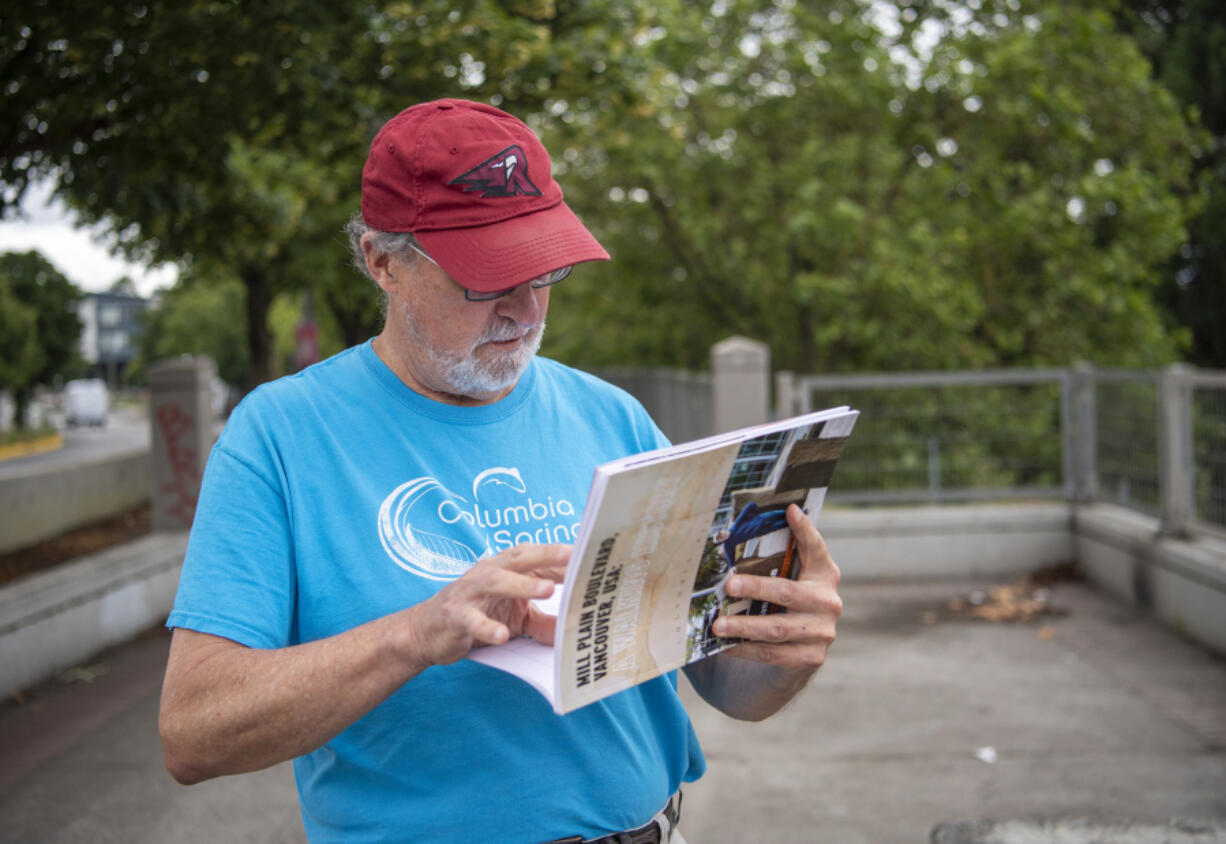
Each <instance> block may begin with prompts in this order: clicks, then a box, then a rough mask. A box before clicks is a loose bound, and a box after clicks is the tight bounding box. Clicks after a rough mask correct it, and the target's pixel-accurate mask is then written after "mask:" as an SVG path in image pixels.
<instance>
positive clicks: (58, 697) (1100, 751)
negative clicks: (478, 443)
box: [0, 581, 1226, 844]
mask: <svg viewBox="0 0 1226 844" xmlns="http://www.w3.org/2000/svg"><path fill="white" fill-rule="evenodd" d="M986 585H987V584H986V583H984V582H982V581H981V582H975V583H970V582H939V583H933V582H928V583H924V584H857V583H851V584H845V586H844V587H843V590H842V591H843V595H844V600H845V603H846V611H845V614H844V617H843V621H842V623H841V624H840V628H839V631H840V632H839V641H838V642H837V643H836V645H835V648H834V650H833V651H832V652H831V655H830V660H829V662H828V664H827V666H826V667H825V668H824V669H823V670H822V672H821V674H820V675H819V676H818V678H817V679H816V681H815V682H814V683H813V685H812V686H811V688H810V689H809V690H807V691H806V692H805V693H804V694H803V695H802V696H801V698H800V699H798V700H797V701H796V702H795V703H793V704H792V705H791V706H790V707H789V708H788V709H786V710H785V711H784V712H783V713H781V714H780V715H778V716H776V717H775V718H773V719H771V720H769V721H766V722H764V723H762V724H742V723H737V722H733V721H731V720H729V719H726V718H724V717H723V716H720V715H718V714H716V713H715V712H713V711H712V710H710V709H709V708H707V707H706V706H705V705H704V704H702V703H701V702H698V701H697V700H696V699H694V698H693V696H692V695H690V694H689V690H688V688H687V689H686V694H687V698H688V700H689V702H690V704H691V706H690V710H691V713H692V714H693V716H694V720H695V725H696V728H697V730H698V733H699V736H700V738H701V739H702V741H703V744H704V747H705V749H706V752H707V758H708V760H709V762H710V771H709V772H708V774H707V776H706V777H704V778H703V780H702V781H701V782H699V783H696V784H694V785H692V786H690V787H689V788H688V789H687V791H686V797H685V807H684V817H683V822H682V830H683V831H684V832H685V834H686V836H687V838H688V839H689V840H690V842H691V844H720V842H735V843H736V844H746V842H758V841H783V842H812V841H824V842H874V844H876V842H924V841H928V840H929V839H930V836H931V834H932V831H933V829H934V828H935V827H937V826H938V825H939V824H942V823H944V824H945V826H942V827H941V830H942V831H941V834H942V835H944V836H946V837H943V838H942V839H941V840H942V841H966V842H969V841H988V840H992V841H1021V840H1036V841H1074V840H1095V839H1094V838H1092V837H1082V838H1076V837H1073V838H1067V837H1057V836H1056V835H1055V833H1054V832H1052V830H1055V829H1056V828H1057V827H1059V828H1061V829H1066V830H1067V829H1072V830H1074V834H1076V832H1075V831H1076V830H1078V829H1080V830H1083V831H1084V830H1087V829H1091V828H1093V829H1099V830H1100V831H1101V830H1102V829H1103V828H1105V827H1107V826H1108V825H1112V824H1113V825H1114V827H1113V828H1117V829H1122V828H1124V827H1125V826H1126V825H1128V824H1131V829H1132V830H1133V831H1139V835H1140V836H1141V837H1132V838H1127V839H1122V838H1121V839H1119V840H1129V841H1151V840H1152V841H1163V840H1166V841H1172V842H1174V841H1214V840H1224V839H1223V837H1222V830H1223V827H1222V826H1221V825H1220V824H1218V825H1216V826H1215V825H1214V824H1213V823H1212V822H1214V821H1218V822H1220V821H1221V820H1222V819H1226V663H1224V662H1223V661H1222V660H1220V659H1217V658H1215V657H1213V656H1211V655H1209V654H1207V653H1206V652H1204V651H1203V650H1201V649H1199V648H1198V647H1196V646H1194V645H1190V644H1188V643H1187V642H1185V641H1183V640H1181V639H1180V638H1178V637H1177V636H1176V635H1174V634H1172V633H1171V632H1169V631H1168V630H1166V629H1165V628H1162V627H1160V626H1159V625H1157V624H1155V623H1153V622H1152V621H1150V620H1149V619H1148V618H1146V617H1145V616H1144V615H1143V614H1139V613H1137V612H1136V611H1134V610H1132V609H1129V608H1126V607H1123V606H1121V605H1118V604H1115V603H1113V602H1111V601H1110V600H1108V599H1106V598H1104V597H1102V596H1100V595H1099V594H1098V593H1096V592H1094V591H1093V590H1091V589H1090V588H1088V587H1087V586H1084V585H1082V584H1079V583H1069V582H1065V583H1058V584H1056V585H1054V586H1053V587H1052V598H1051V604H1052V605H1053V606H1054V607H1056V608H1059V609H1062V610H1064V611H1065V614H1063V615H1060V616H1056V617H1049V618H1044V619H1042V620H1041V621H1040V622H1038V623H986V622H967V621H960V620H954V619H952V618H951V617H950V616H949V614H948V613H946V612H944V607H945V606H946V603H947V601H948V600H949V599H950V598H954V597H957V596H962V595H966V594H969V593H970V592H972V591H973V590H975V589H982V588H984V587H985V586H986ZM167 641H168V639H167V636H166V635H165V634H164V633H162V632H157V631H154V632H151V633H149V634H146V635H144V636H141V637H139V638H137V639H135V640H133V641H132V642H129V643H127V644H126V645H124V646H122V647H121V648H118V649H115V650H114V651H111V652H109V653H107V654H104V655H103V656H101V657H99V658H98V660H95V661H92V662H91V664H90V665H87V666H82V667H81V668H80V669H79V670H77V671H75V672H69V673H68V674H66V675H64V676H63V677H62V678H61V680H58V681H53V682H52V683H49V684H46V685H44V686H42V687H40V688H39V689H37V690H34V691H33V692H31V693H30V694H29V695H28V696H27V699H26V701H25V702H24V703H17V702H12V701H8V702H5V703H4V704H2V705H0V747H2V748H3V752H0V818H3V823H0V841H4V842H10V841H11V842H33V841H40V842H51V843H52V844H55V842H112V841H113V842H131V843H132V844H140V842H149V844H153V842H166V841H176V842H187V844H192V842H210V844H213V842H218V841H225V842H259V843H260V844H273V842H299V841H302V840H303V838H302V828H301V822H300V821H299V819H298V815H297V808H296V805H295V796H294V790H293V784H292V778H291V776H290V773H289V770H288V766H284V765H283V766H279V767H277V768H274V769H271V770H269V771H265V772H262V773H259V774H251V775H245V776H241V777H229V778H225V779H222V780H218V781H214V782H209V783H204V784H202V785H198V786H194V787H192V788H183V787H180V786H178V785H176V784H175V783H174V782H173V781H172V780H171V779H170V778H169V777H168V776H167V775H166V774H165V772H164V771H163V769H162V767H161V758H160V750H159V748H158V741H157V734H156V716H157V697H158V687H159V684H160V680H161V671H162V667H163V665H164V660H165V653H166V645H167ZM683 686H684V683H683ZM1081 819H1088V821H1089V822H1090V823H1089V824H1088V825H1087V824H1086V823H1084V822H1083V821H1082V820H1081ZM1171 819H1181V820H1182V821H1183V822H1184V823H1181V824H1177V825H1174V826H1171V825H1168V822H1169V821H1170V820H1171ZM1010 820H1021V821H1027V822H1029V823H1023V824H1020V825H1019V824H1009V823H1005V822H1006V821H1010ZM988 821H999V822H1001V823H999V824H991V823H985V822H988ZM1193 821H1195V822H1200V823H1190V822H1193ZM1160 827H1161V828H1162V829H1163V831H1159V828H1160ZM989 829H991V830H994V831H993V832H992V835H995V836H996V837H989V836H988V835H987V834H986V833H985V834H984V835H983V836H981V837H976V835H977V833H976V830H989ZM1010 829H1012V830H1017V829H1022V830H1023V831H1025V832H1027V833H1028V834H1029V833H1033V832H1035V830H1040V831H1042V830H1047V832H1046V833H1045V834H1041V835H1040V836H1039V837H1037V838H1017V837H1008V835H1012V834H1014V833H1010V832H1008V830H1010ZM1002 830H1005V831H1004V832H1002ZM957 835H962V836H963V837H955V836H957ZM1087 836H1088V833H1087ZM1101 840H1111V839H1110V838H1102V839H1101Z"/></svg>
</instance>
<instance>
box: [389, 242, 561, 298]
mask: <svg viewBox="0 0 1226 844" xmlns="http://www.w3.org/2000/svg"><path fill="white" fill-rule="evenodd" d="M409 248H410V249H412V250H413V251H414V252H416V253H417V254H418V255H420V256H421V257H423V258H425V259H426V260H427V261H429V262H430V263H431V264H434V266H436V267H438V265H439V264H438V261H436V260H434V259H433V258H431V257H430V256H429V255H427V254H426V253H425V252H423V251H422V250H421V247H420V246H416V245H414V244H412V243H410V244H409ZM439 268H440V269H442V268H441V267H439ZM574 268H575V267H574V265H573V264H572V265H571V266H567V267H561V268H559V269H556V270H553V271H551V272H547V273H545V274H544V275H538V276H537V277H536V278H534V279H530V280H529V281H526V282H523V283H524V284H530V285H532V289H533V290H539V289H540V288H542V287H549V286H550V285H553V284H557V283H558V282H559V281H561V280H562V279H564V278H566V277H567V276H568V275H570V271H571V270H573V269H574ZM518 286H519V285H518V284H517V285H515V286H514V287H508V288H507V289H506V290H495V291H493V292H492V293H483V292H481V291H480V290H469V289H468V288H467V287H464V285H462V284H461V285H460V287H463V288H464V298H465V299H467V300H468V301H469V302H492V301H493V300H494V299H501V298H502V297H503V296H506V295H507V294H508V293H510V292H511V291H512V290H514V289H515V288H516V287H518Z"/></svg>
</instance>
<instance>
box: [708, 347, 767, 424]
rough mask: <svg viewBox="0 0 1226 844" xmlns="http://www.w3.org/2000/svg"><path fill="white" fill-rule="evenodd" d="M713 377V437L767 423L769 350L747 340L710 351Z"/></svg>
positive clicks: (712, 348)
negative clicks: (715, 434)
mask: <svg viewBox="0 0 1226 844" xmlns="http://www.w3.org/2000/svg"><path fill="white" fill-rule="evenodd" d="M711 371H712V373H713V374H714V377H715V433H717V434H720V433H723V432H725V431H734V430H736V429H737V428H744V427H747V426H749V425H757V424H759V423H761V422H766V421H768V420H769V419H770V404H769V402H770V348H769V347H768V346H767V345H766V344H765V343H759V342H758V341H757V340H750V339H749V338H747V337H729V338H728V339H727V340H722V341H720V342H719V343H716V344H715V345H714V346H712V347H711Z"/></svg>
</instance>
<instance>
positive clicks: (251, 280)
mask: <svg viewBox="0 0 1226 844" xmlns="http://www.w3.org/2000/svg"><path fill="white" fill-rule="evenodd" d="M239 277H240V278H241V279H242V281H243V287H244V288H245V289H246V293H247V360H248V364H247V377H246V379H245V380H244V381H243V392H244V393H249V392H251V391H252V390H254V389H255V388H256V387H258V386H260V385H261V384H263V383H264V382H265V381H269V380H271V379H272V332H270V331H269V330H268V311H269V309H270V308H271V307H272V279H270V278H269V277H268V271H267V270H266V269H265V268H264V267H262V266H255V265H251V264H247V265H245V266H244V267H243V268H242V270H241V271H240V273H239Z"/></svg>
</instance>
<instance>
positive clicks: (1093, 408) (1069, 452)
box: [1061, 361, 1098, 502]
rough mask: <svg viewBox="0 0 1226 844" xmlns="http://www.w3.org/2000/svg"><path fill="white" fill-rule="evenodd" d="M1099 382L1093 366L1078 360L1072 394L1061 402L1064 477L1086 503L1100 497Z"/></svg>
mask: <svg viewBox="0 0 1226 844" xmlns="http://www.w3.org/2000/svg"><path fill="white" fill-rule="evenodd" d="M1097 383H1098V382H1097V379H1096V378H1095V375H1094V365H1093V364H1091V363H1088V362H1086V361H1078V362H1077V363H1076V364H1074V365H1073V371H1072V375H1071V378H1070V391H1071V395H1070V396H1069V397H1068V398H1067V399H1066V400H1065V399H1063V397H1062V401H1061V427H1062V428H1063V429H1064V431H1065V438H1064V443H1065V448H1064V451H1065V454H1064V471H1065V478H1066V481H1069V482H1071V483H1069V485H1070V486H1071V487H1072V493H1073V496H1074V497H1075V498H1076V500H1077V501H1084V502H1090V501H1094V500H1095V499H1096V498H1097V497H1098V389H1097ZM1070 417H1071V418H1070Z"/></svg>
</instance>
